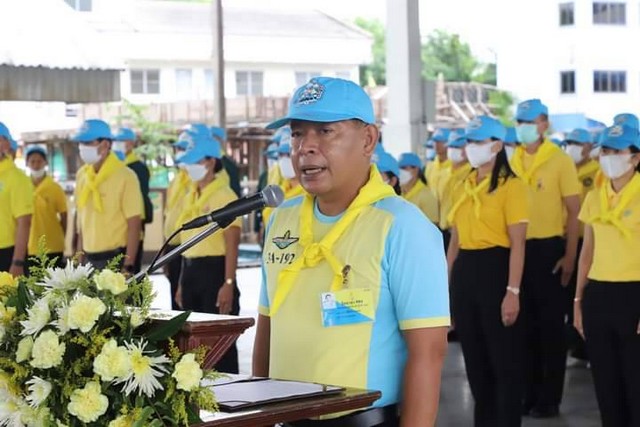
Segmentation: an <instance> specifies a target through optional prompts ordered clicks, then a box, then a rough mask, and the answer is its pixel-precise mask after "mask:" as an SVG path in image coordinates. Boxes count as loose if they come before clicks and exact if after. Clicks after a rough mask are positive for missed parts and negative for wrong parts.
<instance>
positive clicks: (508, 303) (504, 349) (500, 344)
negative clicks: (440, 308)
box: [447, 116, 529, 427]
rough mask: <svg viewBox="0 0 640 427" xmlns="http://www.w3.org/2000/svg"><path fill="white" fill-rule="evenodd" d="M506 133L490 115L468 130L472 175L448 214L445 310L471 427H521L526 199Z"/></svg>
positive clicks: (465, 182)
mask: <svg viewBox="0 0 640 427" xmlns="http://www.w3.org/2000/svg"><path fill="white" fill-rule="evenodd" d="M505 132H506V131H505V128H504V126H502V124H500V122H498V121H497V120H495V119H493V118H490V117H488V116H480V117H477V118H476V119H474V120H473V121H472V122H471V123H470V124H469V126H468V127H467V129H466V138H467V140H468V143H467V145H466V147H465V151H466V155H467V158H468V160H469V163H471V165H472V166H473V168H474V170H473V171H472V172H471V173H470V175H469V176H468V177H467V178H466V179H465V180H464V182H463V184H462V185H460V186H459V187H458V189H457V196H456V200H457V201H456V203H455V205H454V206H453V208H452V209H451V212H450V213H449V220H450V222H451V224H452V229H451V230H452V236H451V244H450V247H449V252H448V254H447V263H448V266H449V272H450V276H449V277H450V281H451V307H452V314H453V316H454V318H455V319H456V330H457V333H458V338H459V340H460V344H461V347H462V352H463V355H464V360H465V366H466V370H467V377H468V380H469V385H470V387H471V392H472V394H473V397H474V400H475V411H474V414H475V415H474V416H475V425H476V426H497V427H498V426H499V427H507V426H508V427H511V426H520V422H521V409H522V406H521V405H522V392H523V382H524V381H523V377H524V375H523V373H524V372H523V353H522V348H521V346H522V342H523V337H524V329H523V326H524V325H523V321H522V320H521V319H520V316H519V313H520V297H519V295H520V284H521V280H522V271H523V267H524V250H525V236H526V229H527V222H528V219H529V214H528V199H527V189H526V185H525V184H524V183H523V182H522V181H521V180H520V179H519V178H517V177H516V176H515V174H514V173H513V172H512V170H511V168H510V166H509V162H508V160H507V155H506V153H505V150H504V149H503V143H502V139H503V138H504V136H505Z"/></svg>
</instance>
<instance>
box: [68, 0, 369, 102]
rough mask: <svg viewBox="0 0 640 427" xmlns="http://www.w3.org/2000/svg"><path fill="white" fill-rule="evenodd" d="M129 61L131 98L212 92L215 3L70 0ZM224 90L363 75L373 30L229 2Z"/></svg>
mask: <svg viewBox="0 0 640 427" xmlns="http://www.w3.org/2000/svg"><path fill="white" fill-rule="evenodd" d="M65 1H67V2H68V3H71V4H74V5H77V6H84V8H85V9H86V8H87V6H88V5H89V3H91V5H90V6H91V9H92V11H91V12H82V14H83V15H85V16H86V18H87V20H88V21H89V22H90V23H91V25H92V26H93V27H94V28H95V29H96V30H97V31H98V32H99V33H102V34H103V35H104V36H105V37H104V38H105V39H107V40H108V41H109V42H110V43H111V44H112V46H113V49H114V50H115V51H117V52H119V53H120V54H121V55H122V57H123V59H124V60H125V62H126V63H127V70H126V71H124V72H123V73H122V80H121V87H122V97H123V98H126V99H128V100H129V101H132V102H134V103H139V102H173V101H183V100H203V99H211V98H212V94H213V90H214V80H213V79H214V77H213V70H212V64H213V58H212V54H213V36H212V22H211V21H212V19H211V18H212V10H211V7H212V6H211V4H208V3H197V2H194V3H192V2H175V1H157V0H156V1H152V0H65ZM223 27H224V59H225V96H226V97H227V98H234V97H244V96H287V95H289V94H291V93H292V91H293V90H294V89H295V88H296V87H297V86H299V85H302V84H303V83H305V82H306V81H307V80H308V79H309V78H310V77H313V76H318V75H328V76H338V77H342V78H347V79H352V80H354V81H358V78H359V77H358V67H359V65H360V64H364V63H367V62H369V61H370V60H371V44H372V38H371V36H370V35H369V34H368V33H366V32H364V31H362V30H360V29H358V28H357V27H355V26H352V25H350V24H347V23H344V22H341V21H339V20H337V19H335V18H333V17H331V16H329V15H326V14H324V13H322V12H319V11H313V10H309V9H307V10H303V9H300V10H282V9H280V10H278V9H274V8H273V7H269V6H267V5H265V6H264V9H262V10H257V9H253V8H252V9H239V8H237V7H234V5H233V2H232V1H226V2H224V18H223Z"/></svg>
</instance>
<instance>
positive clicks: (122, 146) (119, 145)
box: [111, 141, 127, 154]
mask: <svg viewBox="0 0 640 427" xmlns="http://www.w3.org/2000/svg"><path fill="white" fill-rule="evenodd" d="M111 150H112V151H119V152H121V153H125V154H126V152H127V143H126V142H124V141H113V143H112V144H111Z"/></svg>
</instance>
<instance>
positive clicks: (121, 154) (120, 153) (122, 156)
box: [113, 151, 125, 162]
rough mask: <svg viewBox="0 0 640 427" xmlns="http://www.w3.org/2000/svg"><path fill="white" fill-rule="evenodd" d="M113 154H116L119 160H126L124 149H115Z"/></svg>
mask: <svg viewBox="0 0 640 427" xmlns="http://www.w3.org/2000/svg"><path fill="white" fill-rule="evenodd" d="M113 154H115V155H116V157H117V158H118V160H120V161H121V162H124V159H125V157H124V153H123V152H122V151H114V152H113Z"/></svg>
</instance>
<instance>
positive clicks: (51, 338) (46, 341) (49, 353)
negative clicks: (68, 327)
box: [31, 331, 66, 369]
mask: <svg viewBox="0 0 640 427" xmlns="http://www.w3.org/2000/svg"><path fill="white" fill-rule="evenodd" d="M65 349H66V346H65V344H64V343H61V342H59V341H58V336H57V335H56V333H55V332H53V331H44V332H43V333H41V334H40V335H39V336H38V338H36V340H35V342H34V343H33V349H32V351H31V357H32V359H31V366H33V367H34V368H40V369H49V368H52V367H54V366H58V365H59V364H60V363H61V362H62V356H63V355H64V351H65Z"/></svg>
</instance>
